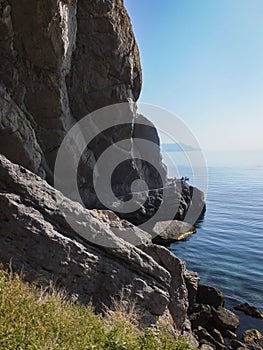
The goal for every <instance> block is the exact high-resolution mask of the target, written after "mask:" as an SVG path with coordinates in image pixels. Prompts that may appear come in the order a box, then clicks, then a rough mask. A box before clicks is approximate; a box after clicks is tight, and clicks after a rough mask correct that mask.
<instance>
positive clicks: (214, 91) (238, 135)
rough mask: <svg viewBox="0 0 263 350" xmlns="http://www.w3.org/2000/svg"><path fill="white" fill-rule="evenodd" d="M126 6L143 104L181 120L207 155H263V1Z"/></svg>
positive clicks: (151, 0)
mask: <svg viewBox="0 0 263 350" xmlns="http://www.w3.org/2000/svg"><path fill="white" fill-rule="evenodd" d="M125 5H126V8H127V10H128V13H129V15H130V17H131V20H132V24H133V29H134V32H135V36H136V39H137V43H138V45H139V49H140V54H141V62H142V68H143V90H142V93H141V97H140V102H146V103H152V104H155V105H159V106H161V107H164V108H166V109H168V110H170V111H172V112H174V113H176V114H177V115H179V116H180V117H181V118H182V119H183V120H184V121H185V123H186V124H187V125H188V126H189V127H190V129H191V130H192V132H193V133H194V135H195V136H196V137H197V139H198V140H199V142H200V144H201V147H202V148H203V149H204V150H208V151H214V150H229V149H230V150H245V149H249V150H253V149H257V150H259V149H262V150H263V0H166V1H160V0H125ZM169 122H170V121H169ZM163 123H164V125H163V127H164V129H165V128H166V129H167V128H168V130H169V128H171V126H170V125H168V124H167V125H166V123H168V122H167V121H165V120H164V121H163Z"/></svg>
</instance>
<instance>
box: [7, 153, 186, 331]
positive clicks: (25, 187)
mask: <svg viewBox="0 0 263 350" xmlns="http://www.w3.org/2000/svg"><path fill="white" fill-rule="evenodd" d="M0 179H1V181H0V258H1V262H2V263H4V264H5V265H6V266H8V265H9V264H10V262H11V263H12V268H13V269H14V270H16V271H21V270H23V273H24V274H25V277H26V278H27V279H28V280H29V281H34V282H38V281H39V282H42V283H43V281H45V280H47V281H49V280H50V279H52V280H54V281H56V283H57V285H58V286H62V287H63V288H64V289H65V290H66V291H67V292H68V293H69V294H70V295H73V296H74V297H75V298H77V299H78V300H79V301H80V302H82V303H87V302H89V301H90V300H92V302H93V303H94V305H95V306H96V307H97V309H98V310H101V307H102V304H106V305H108V306H110V305H111V302H112V299H111V298H112V297H116V298H117V297H118V296H119V295H120V293H121V291H123V293H124V295H125V296H126V297H128V298H129V299H130V300H135V301H136V302H137V305H138V308H139V309H140V310H141V311H142V312H143V315H144V316H145V315H146V316H147V320H148V322H150V323H153V322H154V320H155V317H156V316H158V315H162V314H163V312H164V311H165V309H166V308H169V311H170V314H171V316H172V317H173V320H174V322H175V324H176V329H177V331H179V332H182V331H183V329H184V328H185V326H186V325H187V324H188V318H187V309H188V305H189V303H188V292H187V286H186V279H187V278H188V274H189V273H188V274H187V270H186V268H185V264H184V262H182V261H181V260H179V259H178V258H177V257H175V256H174V255H173V254H172V253H171V252H169V251H168V250H167V249H166V248H163V247H159V246H156V245H152V244H151V240H150V237H149V235H148V234H147V233H145V232H143V231H142V230H140V229H139V228H136V227H135V226H133V225H132V224H130V223H128V222H125V221H122V220H120V219H119V218H118V217H117V216H116V215H115V214H114V213H111V212H108V211H102V212H101V211H96V210H92V211H90V210H87V209H84V208H83V207H82V206H80V205H79V204H78V203H75V202H72V201H70V200H69V199H67V198H65V197H63V195H62V194H59V193H58V192H56V191H55V190H54V189H53V188H52V187H51V186H49V185H48V184H47V183H46V182H45V181H44V180H42V179H41V178H40V177H38V176H36V175H34V174H33V173H31V172H29V171H28V170H26V169H24V168H23V167H21V166H18V165H13V164H12V163H11V162H10V161H8V160H7V159H6V158H5V157H3V156H0ZM57 198H59V203H60V205H59V204H58V202H57ZM61 205H62V206H63V207H64V208H66V210H67V211H68V212H69V213H70V215H71V219H72V220H73V221H74V223H75V224H76V225H77V227H78V232H80V234H79V235H77V234H76V232H75V231H74V229H73V228H72V227H71V225H70V224H69V223H68V221H66V219H65V216H64V215H63V213H62V212H61ZM124 232H128V235H127V236H125V235H124ZM134 242H135V243H136V244H137V245H138V246H139V248H138V247H135V246H134V244H133V243H134Z"/></svg>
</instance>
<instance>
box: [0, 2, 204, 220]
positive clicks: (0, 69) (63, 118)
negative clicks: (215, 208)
mask: <svg viewBox="0 0 263 350" xmlns="http://www.w3.org/2000/svg"><path fill="white" fill-rule="evenodd" d="M0 82H1V84H2V85H3V91H4V93H2V92H3V91H2V90H1V94H0V100H2V101H0V107H1V108H2V115H1V121H4V122H1V123H0V136H1V142H0V152H1V153H2V154H5V155H6V156H7V157H8V158H9V159H10V160H11V161H13V162H17V163H19V164H22V165H24V166H25V167H27V168H28V169H30V170H32V171H34V172H35V173H37V174H39V175H40V176H42V177H43V178H46V180H47V181H48V183H49V184H51V185H52V184H53V177H54V173H53V170H54V164H55V161H56V156H57V152H58V149H59V146H60V145H61V142H62V140H63V139H64V137H65V135H66V134H67V132H68V131H69V129H70V128H71V127H72V126H73V125H75V124H76V122H77V121H79V120H80V119H81V118H82V117H84V116H85V115H87V114H88V113H90V112H93V111H95V110H98V109H99V108H101V107H104V106H107V105H112V104H114V103H121V102H129V103H131V102H135V101H136V100H137V99H138V97H139V94H140V90H141V83H142V74H141V67H140V58H139V52H138V47H137V44H136V41H135V38H134V35H133V31H132V26H131V23H130V20H129V17H128V14H127V12H126V10H125V8H124V4H123V1H122V0H107V1H104V0H103V1H100V2H98V1H95V0H92V1H86V0H78V1H74V0H72V1H71V0H68V1H64V0H58V1H53V0H46V1H44V2H43V1H42V0H21V1H15V0H9V1H7V0H1V1H0ZM3 94H4V96H3ZM5 96H9V97H7V99H6V97H5ZM9 105H10V109H8V108H9ZM2 106H3V107H2ZM7 107H8V108H7ZM135 110H136V106H135V105H133V106H132V107H131V110H130V111H127V114H126V119H125V125H123V122H124V120H123V118H122V117H121V116H119V117H117V116H116V121H119V122H120V124H121V125H119V126H115V127H112V128H110V129H109V130H104V131H103V132H101V133H100V129H99V127H98V123H96V120H91V121H90V125H89V126H88V129H89V130H91V131H94V134H95V135H97V137H96V138H95V140H93V142H91V143H90V144H89V145H88V147H87V149H86V150H85V152H84V153H83V155H82V157H81V160H80V162H79V164H78V165H77V166H79V167H78V183H79V189H80V192H81V196H82V198H83V201H84V203H85V205H86V207H87V208H89V209H92V208H100V209H105V208H109V207H108V206H106V205H103V204H101V203H100V201H99V200H98V196H97V194H96V192H95V191H94V188H93V175H94V168H95V164H96V162H97V159H98V157H99V156H100V154H101V153H102V152H103V151H104V150H105V149H106V148H107V147H109V146H111V145H112V144H115V143H117V142H118V141H120V140H123V139H125V140H128V144H127V147H126V149H125V150H122V151H123V153H125V154H126V155H127V156H128V161H125V162H124V163H123V164H120V166H119V167H118V168H117V169H116V171H115V172H114V174H113V176H112V188H113V191H114V193H116V196H117V197H118V198H120V199H123V200H125V196H126V197H127V196H128V197H129V196H130V192H131V183H132V182H133V180H135V179H142V180H145V182H146V183H147V184H148V187H149V188H150V189H156V188H157V189H159V188H160V187H163V186H164V185H166V180H167V179H166V168H165V166H163V164H162V159H161V155H160V149H159V137H158V134H157V131H156V129H155V127H154V125H153V124H152V123H151V122H149V121H147V119H146V118H145V117H144V116H142V115H140V114H137V112H136V111H135ZM117 114H118V113H116V115H117ZM11 116H12V118H11ZM106 117H107V116H106ZM141 122H143V123H144V124H146V125H141V124H140V123H141ZM11 133H12V135H11ZM7 135H8V136H7ZM7 137H9V144H10V143H12V147H11V148H10V149H8V148H7V147H6V144H7V142H6V138H7ZM81 137H82V131H80V135H79V137H78V138H81ZM136 138H137V139H138V138H143V139H145V140H149V141H151V144H154V145H156V147H154V149H153V147H151V146H149V147H141V146H140V145H139V143H138V141H134V140H135V139H136ZM135 151H136V152H135ZM135 153H136V154H139V155H140V156H141V159H139V158H140V157H139V158H135V156H134V155H135ZM149 154H150V159H154V161H155V164H157V168H158V169H159V170H158V171H157V170H155V169H154V167H153V166H151V165H149V163H148V162H146V161H144V159H145V158H147V159H149V157H148V156H149ZM105 168H106V169H107V166H106V165H105ZM105 168H104V169H103V170H101V169H99V171H98V169H97V171H98V174H97V176H100V175H101V174H102V173H103V172H105ZM161 178H163V179H164V181H161ZM161 192H162V191H160V190H156V191H151V193H149V194H148V197H147V200H146V203H145V205H140V208H141V209H139V210H138V211H137V212H136V213H132V214H130V213H127V214H125V215H123V218H126V219H128V220H129V221H131V222H132V223H134V224H140V223H143V222H145V221H147V220H148V219H149V218H151V217H152V216H153V215H154V214H155V212H156V211H157V209H158V207H159V206H160V203H161V202H162V195H161ZM170 200H171V202H172V206H170V208H171V209H173V214H174V215H173V216H176V218H177V219H182V218H184V217H185V216H186V212H187V211H188V209H189V207H190V208H192V209H191V210H190V212H191V213H190V212H189V213H188V214H187V215H188V216H189V220H186V221H188V222H192V223H193V222H195V221H196V216H195V214H196V211H197V212H198V213H200V212H201V211H202V208H203V207H204V199H203V194H202V192H200V191H198V190H196V189H194V188H192V187H191V186H189V185H187V184H184V185H183V188H180V187H179V186H174V188H173V189H172V191H171V199H170ZM168 207H169V206H168ZM118 209H121V208H118V207H116V210H115V211H116V212H118ZM173 216H170V215H169V216H168V219H171V218H173ZM197 216H198V214H197ZM162 220H166V218H165V216H164V217H163V219H162Z"/></svg>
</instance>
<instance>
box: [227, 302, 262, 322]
mask: <svg viewBox="0 0 263 350" xmlns="http://www.w3.org/2000/svg"><path fill="white" fill-rule="evenodd" d="M234 309H235V310H238V311H242V312H244V313H245V314H246V315H248V316H251V317H255V318H260V319H263V313H262V311H260V310H259V309H258V308H256V307H255V306H251V305H249V304H248V303H244V304H239V305H237V306H235V307H234Z"/></svg>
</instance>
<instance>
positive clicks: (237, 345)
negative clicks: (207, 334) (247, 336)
mask: <svg viewBox="0 0 263 350" xmlns="http://www.w3.org/2000/svg"><path fill="white" fill-rule="evenodd" d="M230 348H231V349H244V350H245V349H247V347H246V345H245V344H244V343H242V342H241V341H238V340H235V339H233V340H231V343H230Z"/></svg>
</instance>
